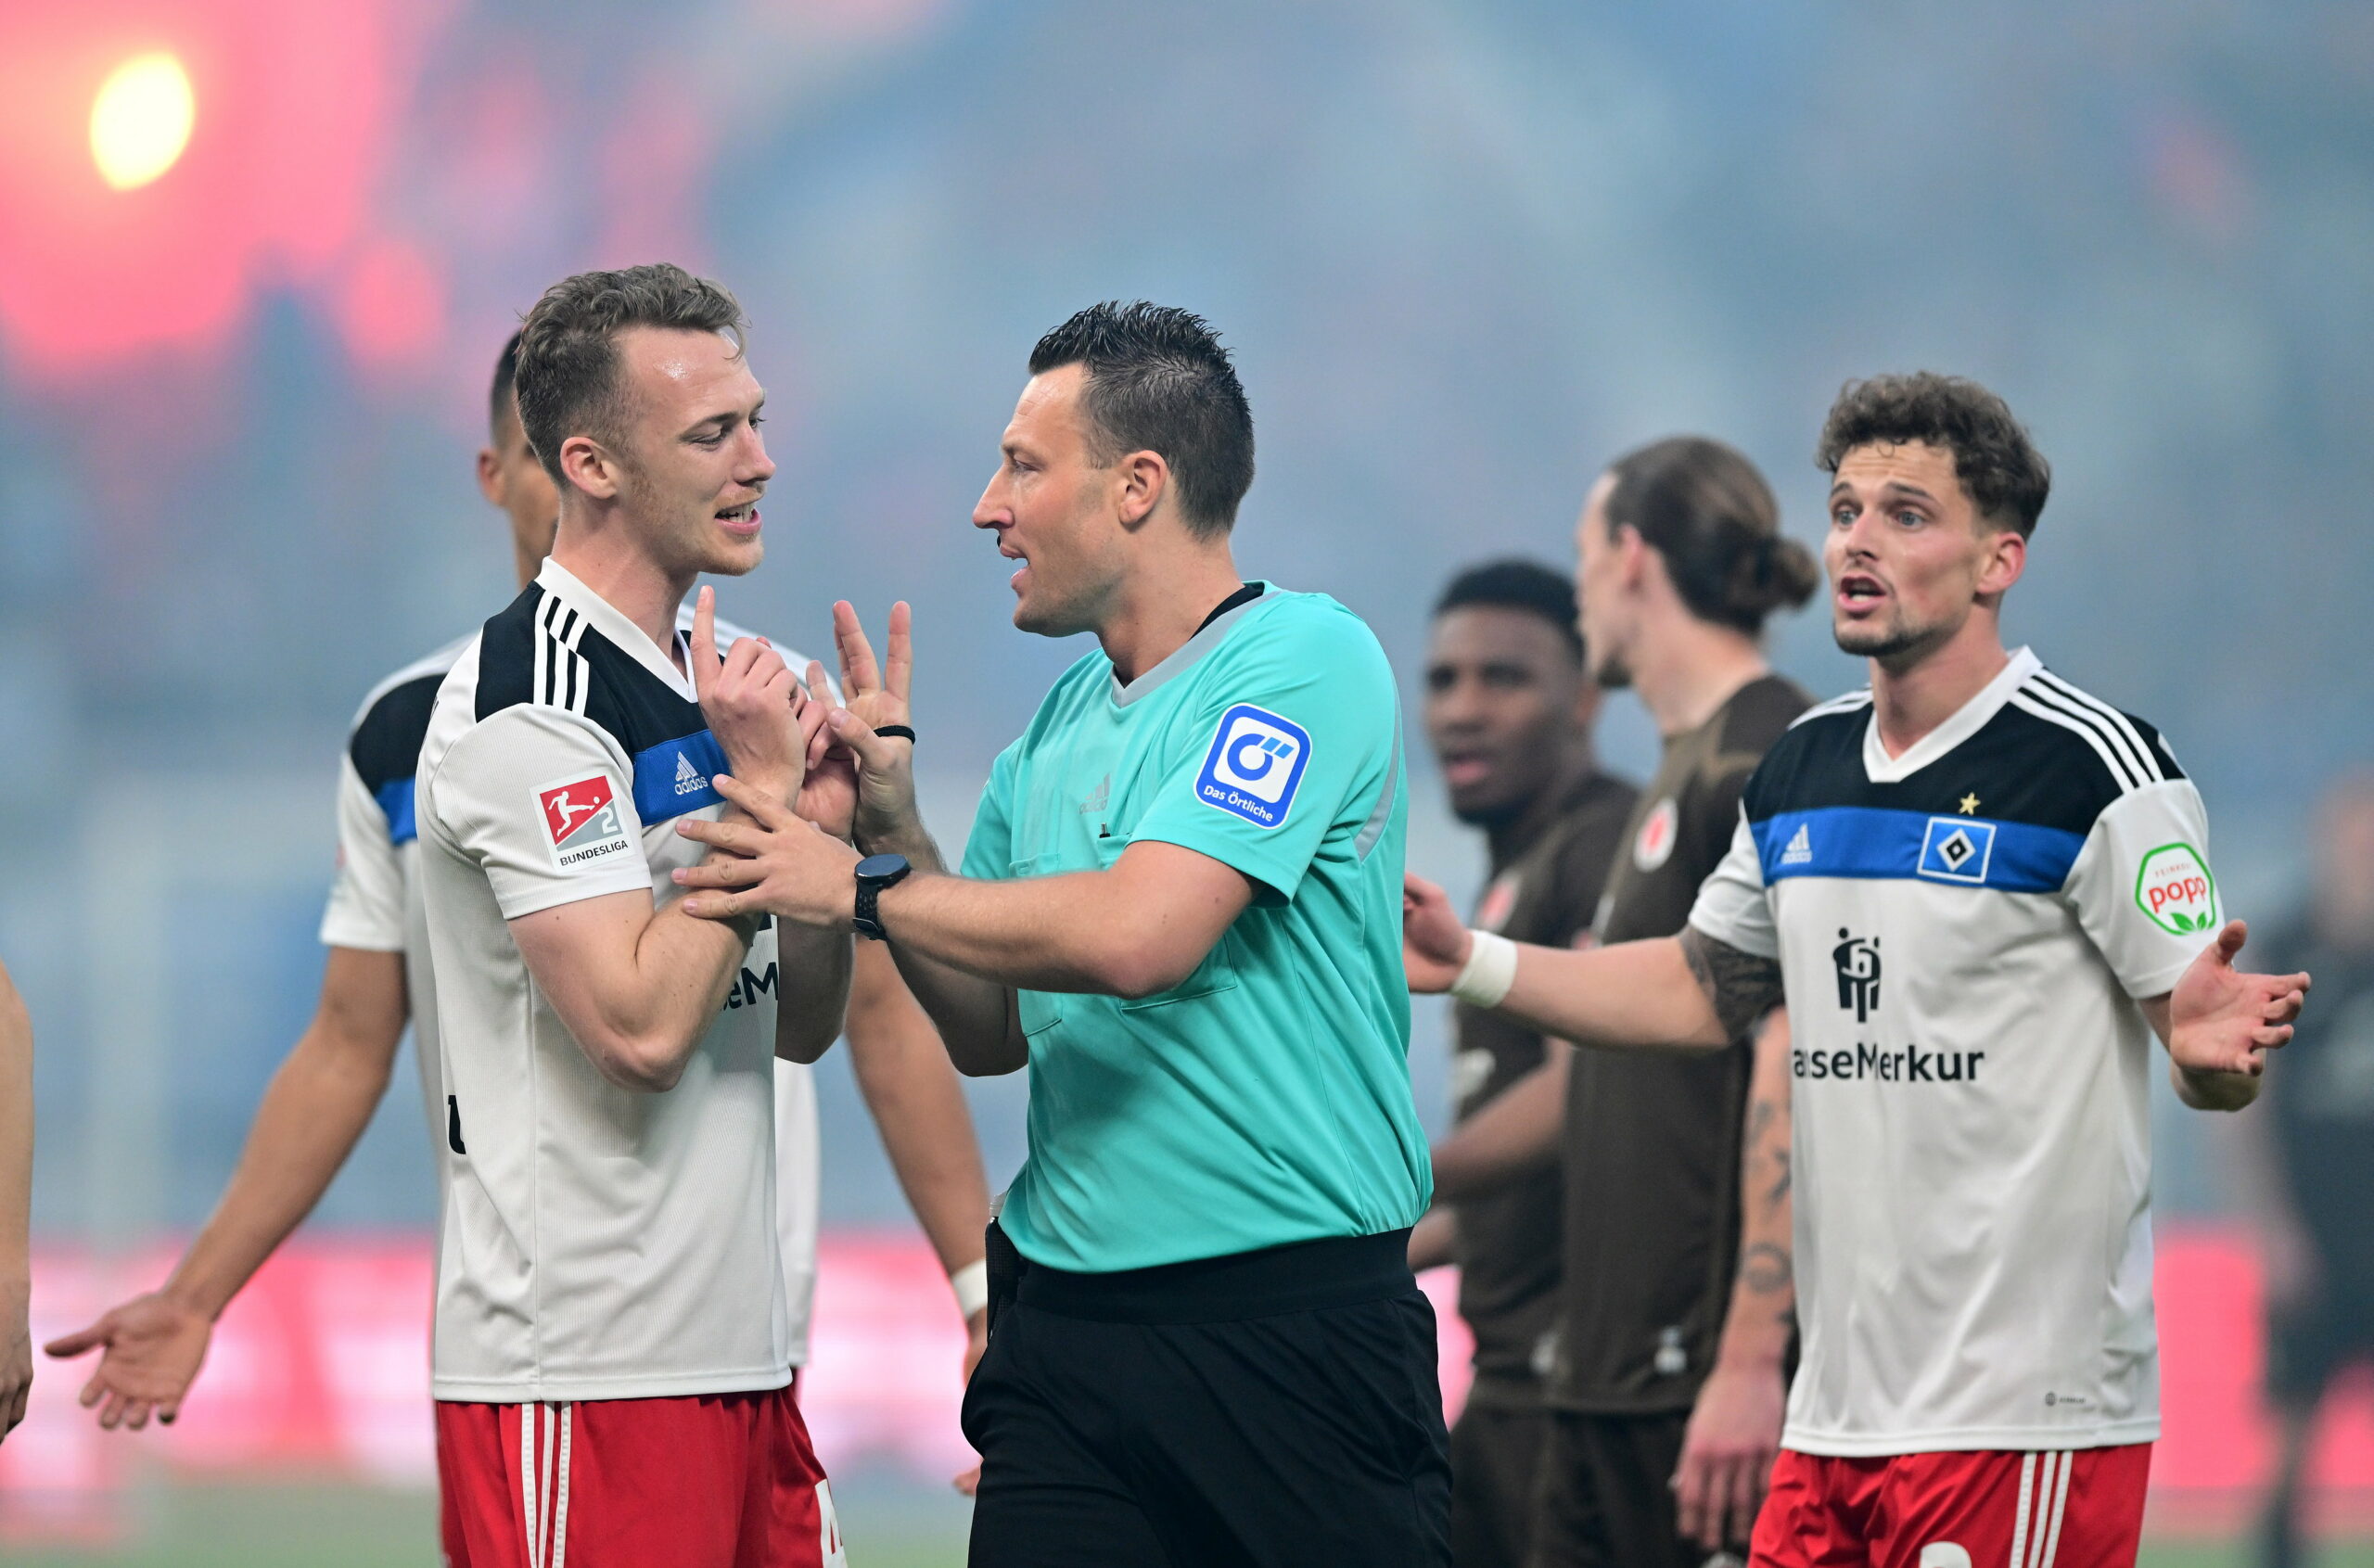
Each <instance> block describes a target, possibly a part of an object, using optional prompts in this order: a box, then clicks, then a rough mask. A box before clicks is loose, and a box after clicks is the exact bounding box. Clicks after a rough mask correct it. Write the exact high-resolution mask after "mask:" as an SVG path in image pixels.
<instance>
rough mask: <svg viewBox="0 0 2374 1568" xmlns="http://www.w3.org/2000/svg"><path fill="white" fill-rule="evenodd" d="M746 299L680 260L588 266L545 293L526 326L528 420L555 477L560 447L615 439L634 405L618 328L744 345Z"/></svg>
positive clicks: (522, 366)
mask: <svg viewBox="0 0 2374 1568" xmlns="http://www.w3.org/2000/svg"><path fill="white" fill-rule="evenodd" d="M744 325H745V324H744V321H743V317H742V306H741V303H740V302H739V301H738V300H735V299H734V295H733V294H732V292H731V291H729V290H728V289H727V288H726V287H725V286H724V285H723V284H720V283H711V282H710V281H709V280H708V279H707V278H705V277H695V276H694V275H693V274H690V273H688V272H686V271H685V270H684V269H683V268H682V267H679V266H676V265H674V264H673V263H671V262H667V261H657V262H654V263H652V264H651V265H649V266H643V267H628V268H625V269H623V270H621V271H619V272H614V273H579V274H577V275H576V276H574V277H565V278H563V279H561V280H560V281H559V282H558V283H555V284H554V285H553V286H552V287H550V288H547V289H545V290H544V294H543V298H542V299H541V300H537V301H536V305H535V308H534V309H533V310H531V311H530V312H528V319H527V320H526V321H524V322H522V323H521V324H520V326H519V358H518V368H517V371H516V372H515V378H516V380H517V387H518V395H519V423H520V425H521V426H522V427H524V428H525V429H526V430H527V432H528V444H529V445H530V446H532V447H534V448H535V449H536V460H537V461H538V462H540V463H542V465H544V472H546V473H548V474H550V475H551V476H552V477H553V482H554V483H555V484H559V483H562V482H563V481H562V479H561V472H560V446H561V443H562V442H563V441H565V440H568V438H569V437H571V436H575V435H588V436H592V437H594V439H595V440H600V441H604V442H606V443H610V444H616V442H617V441H618V440H619V437H620V435H621V434H622V432H623V431H624V429H625V427H626V424H627V420H628V417H629V414H630V411H629V409H628V408H627V398H626V389H625V388H624V387H622V386H620V385H619V347H618V342H619V333H621V332H624V331H625V330H626V329H627V328H628V327H631V326H656V327H662V328H666V329H668V330H670V331H679V332H722V333H724V334H726V335H727V336H728V337H730V338H733V339H734V351H735V352H737V353H738V352H740V351H741V345H742V335H743V327H744Z"/></svg>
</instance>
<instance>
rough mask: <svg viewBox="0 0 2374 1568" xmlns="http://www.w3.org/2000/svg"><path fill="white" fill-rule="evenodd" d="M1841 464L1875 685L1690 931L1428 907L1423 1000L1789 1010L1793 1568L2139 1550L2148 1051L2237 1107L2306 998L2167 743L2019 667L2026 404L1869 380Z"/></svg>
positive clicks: (1636, 1011)
mask: <svg viewBox="0 0 2374 1568" xmlns="http://www.w3.org/2000/svg"><path fill="white" fill-rule="evenodd" d="M1819 456H1820V461H1821V464H1822V465H1823V467H1825V468H1826V469H1827V470H1828V471H1829V472H1830V473H1831V475H1832V486H1831V491H1830V502H1829V517H1830V526H1829V529H1828V532H1827V537H1826V543H1825V547H1824V558H1825V562H1826V565H1827V567H1828V568H1829V576H1830V583H1831V588H1832V601H1831V603H1832V624H1833V629H1834V631H1835V633H1836V636H1837V640H1838V643H1839V645H1840V646H1841V647H1842V648H1844V650H1846V651H1847V652H1849V653H1852V654H1857V655H1861V656H1863V657H1868V658H1869V659H1870V672H1871V685H1870V690H1869V691H1866V692H1857V693H1855V694H1854V695H1849V696H1845V697H1842V698H1839V699H1838V700H1836V701H1834V702H1831V703H1826V704H1823V705H1821V706H1819V707H1818V708H1813V709H1812V710H1810V711H1809V712H1808V713H1806V716H1805V717H1804V718H1803V719H1802V720H1799V722H1798V723H1797V724H1796V726H1795V727H1794V728H1793V729H1791V730H1790V731H1789V733H1787V734H1786V735H1784V736H1783V737H1782V738H1781V740H1780V742H1779V744H1777V745H1776V746H1774V747H1773V748H1772V750H1771V751H1770V752H1769V753H1768V755H1767V756H1766V758H1765V759H1764V761H1763V763H1762V764H1761V765H1760V766H1759V767H1758V768H1757V769H1756V771H1755V774H1754V776H1753V777H1751V778H1750V779H1749V781H1748V784H1747V788H1746V791H1745V792H1744V795H1743V797H1742V802H1741V818H1740V822H1739V825H1738V828H1737V831H1736V833H1735V835H1734V837H1733V840H1732V845H1731V848H1730V851H1729V854H1728V855H1727V856H1726V857H1725V859H1724V861H1723V863H1722V865H1721V867H1720V868H1719V869H1718V870H1717V873H1715V875H1714V876H1713V877H1711V878H1710V879H1709V880H1708V881H1707V883H1706V886H1704V888H1703V889H1702V890H1701V892H1700V894H1699V897H1698V900H1697V902H1696V904H1695V905H1694V906H1693V907H1692V909H1691V915H1690V920H1689V924H1688V925H1687V927H1686V928H1685V929H1684V930H1683V931H1682V933H1681V934H1680V936H1678V937H1665V938H1660V939H1655V940H1644V941H1637V942H1626V943H1616V944H1613V945H1610V946H1607V947H1604V948H1601V949H1598V950H1594V951H1590V952H1571V951H1565V950H1553V949H1548V948H1520V947H1518V946H1517V945H1515V944H1513V943H1510V942H1508V941H1506V940H1505V939H1504V938H1500V937H1494V936H1491V935H1489V934H1478V935H1474V936H1471V935H1470V934H1469V933H1467V932H1465V931H1462V930H1461V929H1460V927H1459V925H1458V923H1457V920H1456V918H1455V917H1454V916H1453V915H1452V913H1451V911H1450V910H1449V907H1448V905H1446V904H1445V903H1444V902H1443V900H1442V899H1441V898H1440V897H1439V895H1430V894H1428V893H1426V892H1425V891H1424V890H1423V889H1418V888H1414V887H1413V889H1412V899H1411V907H1410V914H1409V923H1408V937H1409V947H1408V952H1407V957H1408V962H1409V964H1410V975H1411V978H1412V982H1413V984H1416V985H1418V986H1420V987H1422V988H1427V989H1436V988H1452V989H1454V990H1455V992H1456V994H1458V995H1460V996H1461V998H1462V999H1464V1000H1467V1001H1473V1002H1474V1003H1476V1004H1477V1005H1482V1006H1495V1007H1498V1008H1500V1009H1501V1010H1502V1011H1504V1012H1506V1013H1509V1014H1510V1015H1512V1016H1513V1017H1516V1018H1519V1019H1523V1020H1525V1021H1526V1022H1529V1023H1531V1024H1533V1025H1534V1026H1537V1027H1539V1028H1542V1029H1546V1030H1549V1031H1551V1032H1553V1033H1556V1034H1559V1035H1562V1036H1564V1038H1566V1039H1573V1040H1575V1041H1576V1042H1577V1043H1605V1044H1609V1045H1618V1046H1632V1047H1637V1048H1642V1049H1658V1048H1665V1049H1681V1050H1691V1049H1696V1050H1704V1049H1706V1048H1708V1047H1712V1046H1716V1045H1717V1044H1719V1043H1720V1042H1723V1041H1726V1040H1729V1039H1735V1038H1737V1036H1738V1035H1739V1034H1740V1033H1741V1031H1742V1030H1743V1029H1744V1028H1746V1027H1747V1026H1749V1024H1750V1023H1751V1022H1752V1021H1753V1020H1754V1019H1755V1018H1756V1017H1758V1016H1760V1015H1761V1014H1762V1013H1765V1012H1766V1011H1767V1010H1768V1009H1769V1008H1770V1007H1771V1006H1772V1005H1773V1004H1774V1003H1775V1002H1777V1001H1781V1000H1782V999H1783V997H1784V996H1785V998H1786V999H1787V1001H1788V1005H1789V1019H1790V1027H1791V1030H1792V1033H1793V1045H1792V1049H1791V1054H1790V1072H1791V1078H1792V1082H1791V1093H1792V1113H1793V1168H1794V1171H1795V1176H1796V1184H1795V1188H1794V1201H1795V1229H1796V1241H1797V1244H1796V1273H1797V1308H1798V1319H1799V1323H1800V1327H1801V1332H1802V1334H1803V1354H1802V1359H1801V1361H1800V1364H1799V1367H1798V1370H1797V1374H1796V1378H1795V1381H1794V1383H1793V1384H1792V1386H1791V1388H1790V1393H1789V1415H1788V1424H1787V1427H1786V1430H1785V1432H1784V1434H1783V1439H1782V1442H1783V1448H1782V1452H1781V1455H1780V1460H1779V1461H1778V1463H1777V1464H1776V1465H1775V1467H1774V1472H1773V1477H1772V1486H1771V1491H1770V1494H1769V1495H1768V1498H1767V1499H1766V1501H1765V1504H1764V1508H1763V1511H1761V1513H1760V1514H1759V1515H1758V1516H1757V1521H1756V1526H1755V1543H1754V1546H1755V1551H1754V1561H1755V1562H1756V1563H1757V1564H1759V1565H1769V1568H1810V1565H1812V1564H1816V1563H1819V1564H1822V1565H1824V1568H1832V1565H1835V1568H1847V1565H1861V1564H1868V1565H1870V1568H1940V1565H1944V1568H1959V1565H1966V1564H1971V1563H1988V1562H2013V1563H2020V1564H2023V1565H2027V1568H2051V1565H2052V1564H2055V1563H2066V1564H2071V1565H2073V1568H2074V1564H2078V1563H2086V1564H2094V1563H2113V1562H2132V1561H2133V1560H2134V1557H2135V1553H2136V1547H2137V1540H2138V1535H2139V1533H2140V1529H2141V1523H2142V1513H2143V1493H2144V1480H2145V1474H2146V1472H2147V1471H2148V1469H2149V1466H2150V1460H2151V1441H2152V1439H2153V1438H2154V1437H2155V1436H2156V1435H2157V1434H2158V1430H2159V1391H2158V1382H2159V1378H2158V1365H2157V1354H2156V1350H2155V1347H2154V1335H2153V1331H2152V1323H2151V1229H2150V1212H2149V1206H2148V1204H2149V1193H2150V1185H2151V1183H2150V1173H2151V1155H2150V1145H2149V1142H2148V1141H2147V1111H2148V1104H2147V1096H2146V1087H2147V1077H2146V1070H2147V1066H2148V1061H2149V1049H2150V1047H2149V1041H2150V1037H2151V1035H2152V1034H2155V1033H2156V1034H2157V1035H2158V1036H2159V1037H2160V1039H2162V1040H2163V1041H2164V1042H2165V1043H2166V1045H2167V1048H2168V1053H2169V1057H2170V1060H2171V1070H2172V1072H2173V1074H2174V1077H2175V1081H2176V1091H2177V1093H2178V1094H2179V1095H2181V1096H2182V1097H2183V1099H2184V1100H2185V1102H2186V1103H2188V1104H2190V1105H2194V1106H2197V1107H2202V1108H2205V1109H2235V1108H2239V1107H2240V1106H2242V1105H2245V1104H2247V1103H2249V1102H2250V1101H2251V1099H2252V1098H2253V1096H2254V1095H2255V1094H2256V1093H2257V1091H2258V1086H2259V1081H2260V1077H2259V1075H2260V1074H2261V1072H2262V1070H2263V1067H2264V1062H2265V1052H2266V1051H2267V1050H2269V1049H2271V1048H2274V1047H2276V1046H2279V1045H2281V1044H2282V1043H2283V1042H2284V1041H2285V1040H2287V1039H2290V1038H2291V1020H2292V1019H2293V1018H2294V1017H2296V1016H2297V1015H2298V1013H2299V1011H2300V1007H2301V1004H2302V1001H2303V1000H2304V993H2305V989H2306V987H2307V984H2308V977H2307V976H2306V975H2281V976H2274V975H2248V974H2243V973H2240V972H2238V971H2237V970H2236V969H2235V968H2234V965H2233V959H2234V956H2235V954H2236V953H2238V952H2239V951H2240V949H2241V946H2242V941H2243V937H2244V935H2245V933H2244V930H2243V927H2242V924H2241V923H2240V922H2239V921H2236V922H2232V923H2230V924H2227V923H2224V922H2223V916H2222V911H2221V909H2220V903H2219V899H2218V895H2217V889H2216V885H2215V883H2214V880H2213V879H2212V878H2211V875H2210V872H2209V862H2208V860H2207V850H2206V841H2207V839H2206V823H2205V819H2204V813H2203V811H2202V803H2201V797H2200V795H2199V794H2198V793H2197V792H2196V791H2195V789H2194V787H2193V785H2192V784H2191V782H2190V781H2189V779H2187V778H2186V777H2185V775H2184V772H2183V770H2182V769H2181V768H2179V767H2178V766H2177V764H2176V758H2175V755H2174V754H2173V753H2172V752H2171V751H2170V749H2169V748H2168V746H2166V745H2165V744H2164V743H2163V741H2162V740H2161V738H2160V735H2159V733H2158V732H2156V731H2155V730H2153V729H2152V728H2151V726H2150V725H2148V724H2145V723H2144V722H2143V721H2142V720H2138V719H2135V718H2133V717H2131V716H2129V715H2127V714H2125V713H2122V712H2120V711H2119V710H2118V709H2116V708H2112V707H2111V706H2110V705H2108V704H2106V703H2103V702H2101V701H2100V700H2099V699H2097V698H2095V697H2092V696H2089V695H2087V694H2086V693H2084V692H2081V691H2079V690H2078V689H2077V688H2076V687H2074V686H2073V685H2071V684H2070V683H2069V682H2066V681H2063V680H2061V679H2060V678H2059V677H2058V676H2055V675H2053V674H2051V673H2049V671H2048V670H2046V669H2045V668H2044V667H2043V665H2042V664H2041V663H2040V662H2039V661H2038V660H2037V659H2036V656H2035V655H2034V654H2032V653H2029V652H2028V651H2026V650H2025V649H2022V650H2019V651H2017V652H2012V651H2010V650H2007V649H2006V648H2005V647H2004V646H2003V642H2002V636H2001V615H2002V606H2003V598H2004V595H2005V594H2006V593H2008V592H2009V591H2010V589H2011V587H2012V586H2013V584H2015V583H2016V582H2017V581H2018V580H2019V578H2020V574H2021V571H2022V569H2023V567H2024V566H2025V564H2026V560H2027V551H2028V540H2029V535H2030V534H2031V533H2032V532H2033V531H2034V529H2035V527H2036V518H2037V516H2038V514H2039V513H2041V512H2042V510H2043V508H2044V503H2045V496H2046V492H2047V489H2048V486H2049V473H2048V470H2047V468H2046V466H2045V464H2044V460H2043V458H2042V457H2041V456H2039V455H2038V454H2037V453H2036V449H2035V447H2034V446H2033V445H2032V444H2031V443H2030V441H2029V439H2028V436H2027V433H2026V432H2025V431H2024V430H2023V428H2022V427H2020V425H2019V423H2018V422H2017V421H2016V420H2015V419H2014V418H2013V417H2012V415H2011V413H2010V409H2009V408H2007V407H2006V406H2005V405H2004V403H2003V402H2002V400H2001V399H1999V398H1997V397H1996V396H1995V395H1994V394H1993V393H1991V392H1988V391H1986V390H1985V389H1983V388H1980V387H1978V386H1976V385H1975V384H1973V383H1972V382H1969V381H1964V380H1959V379H1954V378H1949V377H1944V376H1932V375H1926V374H1923V375H1918V376H1879V377H1876V378H1874V379H1871V380H1869V381H1863V382H1857V383H1853V384H1850V385H1849V386H1848V387H1847V388H1846V389H1845V390H1844V392H1843V393H1842V394H1841V395H1840V397H1839V399H1838V401H1837V402H1836V403H1835V404H1834V405H1833V406H1832V409H1831V412H1830V416H1829V419H1828V422H1827V423H1826V424H1825V426H1824V427H1823V430H1822V435H1821V440H1820V446H1819Z"/></svg>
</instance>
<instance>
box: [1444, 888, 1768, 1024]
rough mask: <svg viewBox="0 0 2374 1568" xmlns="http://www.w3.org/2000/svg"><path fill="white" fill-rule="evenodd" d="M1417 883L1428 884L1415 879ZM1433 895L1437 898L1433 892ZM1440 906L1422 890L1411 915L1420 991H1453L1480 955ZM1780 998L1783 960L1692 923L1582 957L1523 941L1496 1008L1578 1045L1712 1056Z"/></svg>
mask: <svg viewBox="0 0 2374 1568" xmlns="http://www.w3.org/2000/svg"><path fill="white" fill-rule="evenodd" d="M1411 885H1412V887H1413V888H1416V887H1418V886H1420V885H1419V884H1418V883H1417V880H1416V879H1415V878H1412V879H1411ZM1424 891H1425V892H1426V893H1427V894H1436V889H1434V888H1433V887H1432V886H1425V887H1424ZM1437 896H1438V895H1437ZM1432 903H1433V900H1432V899H1419V898H1418V897H1417V896H1416V895H1415V894H1414V893H1413V895H1412V898H1411V899H1410V904H1409V907H1408V909H1407V911H1406V913H1405V942H1404V949H1403V957H1404V960H1405V962H1406V963H1407V965H1408V967H1409V971H1410V988H1411V989H1412V990H1418V991H1441V990H1446V989H1448V988H1449V985H1450V979H1451V976H1453V975H1457V974H1458V973H1459V971H1460V968H1461V965H1463V964H1464V963H1466V962H1467V960H1468V956H1469V954H1470V952H1471V951H1472V947H1471V945H1470V944H1471V943H1472V942H1473V939H1474V937H1473V934H1472V933H1470V932H1469V931H1468V930H1467V929H1466V928H1465V927H1464V926H1462V925H1461V924H1458V923H1457V920H1456V918H1455V917H1454V916H1452V915H1451V914H1450V913H1449V906H1448V903H1445V904H1444V906H1443V908H1442V909H1440V910H1436V909H1434V908H1433V907H1432ZM1779 1005H1780V963H1779V962H1777V961H1775V960H1772V959H1768V958H1759V957H1757V956H1756V955H1755V954H1754V953H1750V952H1745V951H1742V950H1740V949H1738V948H1735V947H1732V946H1730V945H1729V943H1727V942H1721V941H1717V939H1716V938H1714V937H1709V936H1707V935H1706V934H1705V933H1704V932H1703V931H1700V930H1699V929H1698V928H1697V927H1695V926H1685V927H1684V928H1683V929H1682V933H1681V935H1680V936H1678V937H1654V938H1652V939H1650V940H1647V941H1640V942H1618V943H1616V944H1615V945H1614V946H1612V947H1604V948H1592V949H1589V950H1585V951H1581V952H1577V951H1575V950H1571V949H1566V948H1537V947H1532V946H1529V945H1527V944H1524V943H1519V944H1518V945H1517V965H1516V976H1515V979H1514V980H1513V981H1512V983H1511V984H1510V987H1509V990H1508V994H1507V995H1506V996H1504V997H1502V998H1501V999H1500V1003H1499V1004H1498V1005H1497V1006H1496V1007H1495V1008H1494V1009H1493V1011H1494V1012H1496V1013H1500V1015H1501V1016H1503V1017H1506V1018H1512V1019H1514V1020H1516V1021H1517V1022H1519V1023H1522V1024H1525V1025H1528V1026H1531V1027H1533V1028H1535V1029H1537V1030H1538V1031H1540V1032H1541V1033H1542V1034H1545V1035H1550V1036H1551V1037H1553V1038H1555V1039H1564V1040H1571V1041H1573V1042H1574V1043H1575V1044H1576V1045H1598V1046H1608V1047H1612V1048H1615V1049H1616V1050H1660V1049H1662V1050H1668V1051H1670V1050H1682V1051H1713V1050H1717V1049H1718V1048H1720V1047H1722V1046H1726V1045H1729V1043H1730V1042H1731V1041H1733V1040H1735V1039H1741V1038H1742V1037H1743V1036H1745V1035H1747V1034H1748V1033H1749V1032H1750V1031H1751V1030H1753V1029H1754V1028H1755V1025H1756V1022H1757V1020H1759V1019H1761V1018H1762V1017H1763V1016H1764V1015H1765V1014H1766V1013H1769V1012H1770V1011H1771V1010H1772V1009H1773V1008H1775V1007H1777V1006H1779Z"/></svg>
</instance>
